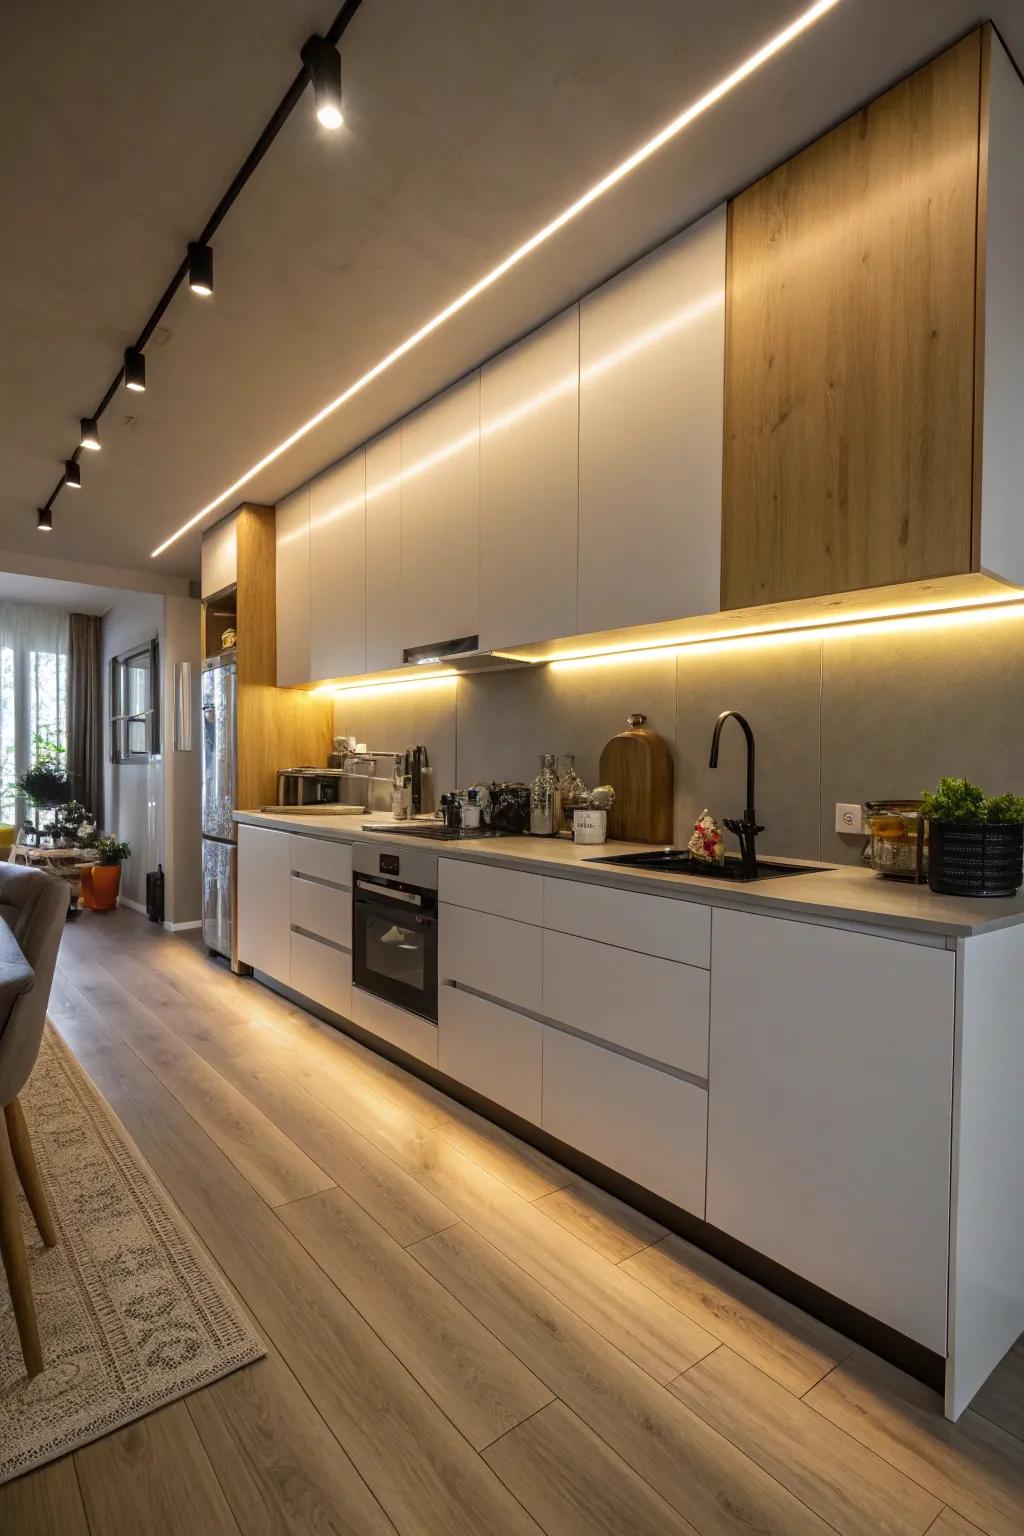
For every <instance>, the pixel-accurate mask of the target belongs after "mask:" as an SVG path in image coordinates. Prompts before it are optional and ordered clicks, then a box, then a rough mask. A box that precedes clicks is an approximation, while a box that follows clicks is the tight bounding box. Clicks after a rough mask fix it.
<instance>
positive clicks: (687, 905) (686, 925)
mask: <svg viewBox="0 0 1024 1536" xmlns="http://www.w3.org/2000/svg"><path fill="white" fill-rule="evenodd" d="M544 926H545V928H556V929H558V930H559V932H561V933H575V934H578V935H579V937H580V938H581V939H596V940H597V941H598V943H600V944H617V945H619V946H620V948H622V949H635V950H638V951H639V952H640V953H641V954H644V955H658V956H660V957H661V959H663V960H682V961H684V962H685V963H686V964H687V965H701V966H703V967H704V969H705V970H707V969H708V967H709V966H710V964H711V908H710V907H705V906H702V905H701V904H700V903H698V902H695V901H677V900H674V899H673V898H672V897H670V896H645V895H642V894H639V893H637V892H635V891H619V890H615V889H614V888H613V887H612V886H608V885H585V884H584V883H583V882H582V881H579V880H551V879H545V881H544Z"/></svg>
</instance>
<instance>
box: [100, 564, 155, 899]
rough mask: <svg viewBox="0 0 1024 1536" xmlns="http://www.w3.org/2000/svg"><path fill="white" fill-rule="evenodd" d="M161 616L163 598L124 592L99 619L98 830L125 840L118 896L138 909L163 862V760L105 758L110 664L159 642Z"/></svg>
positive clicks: (108, 717) (107, 752) (107, 753)
mask: <svg viewBox="0 0 1024 1536" xmlns="http://www.w3.org/2000/svg"><path fill="white" fill-rule="evenodd" d="M163 619H164V599H163V598H162V597H158V596H156V595H155V594H152V593H148V592H126V593H124V595H123V596H119V597H118V598H117V600H116V601H115V603H114V605H113V607H112V608H111V609H110V610H109V612H108V613H106V614H105V615H104V618H103V717H104V752H105V756H106V764H105V768H104V803H105V806H106V810H105V821H106V825H105V827H104V828H103V830H104V831H105V832H109V833H110V835H111V836H112V837H116V838H118V839H119V840H120V841H122V842H127V843H130V844H131V849H132V856H131V858H130V859H129V860H128V862H127V863H126V864H125V866H124V868H123V869H122V871H121V896H122V897H123V898H124V900H125V901H127V902H134V903H135V904H137V905H139V906H142V907H144V906H145V904H146V874H147V872H148V871H149V870H151V869H156V867H157V865H158V864H159V863H161V862H162V861H163V815H164V808H163V758H162V757H158V758H156V759H154V760H153V761H152V762H148V763H112V762H111V761H110V662H111V659H112V657H114V656H119V655H120V654H121V653H122V652H123V651H130V650H132V649H133V648H134V647H136V646H139V645H144V644H145V643H146V642H147V641H149V640H152V638H153V636H154V635H156V636H157V637H158V638H159V639H160V640H161V642H162V640H163V635H162V630H163ZM161 653H162V652H161Z"/></svg>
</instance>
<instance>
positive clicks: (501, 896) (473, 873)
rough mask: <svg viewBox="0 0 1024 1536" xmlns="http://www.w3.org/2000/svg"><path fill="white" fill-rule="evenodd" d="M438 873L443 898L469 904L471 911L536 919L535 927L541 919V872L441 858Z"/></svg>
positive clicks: (519, 920) (529, 920)
mask: <svg viewBox="0 0 1024 1536" xmlns="http://www.w3.org/2000/svg"><path fill="white" fill-rule="evenodd" d="M438 876H439V880H438V894H439V896H440V898H441V900H442V901H450V902H453V903H454V905H455V906H457V907H468V908H469V909H470V911H471V912H490V913H492V914H493V915H494V916H495V917H510V918H512V919H513V920H514V921H515V922H517V923H536V924H537V925H538V927H539V926H540V924H541V923H542V922H543V920H544V918H543V913H544V882H543V880H542V879H541V877H540V875H524V874H520V873H519V872H518V871H517V870H511V869H491V868H489V867H488V866H487V865H486V864H468V863H465V862H463V861H462V860H459V859H442V860H441V861H440V863H439V865H438Z"/></svg>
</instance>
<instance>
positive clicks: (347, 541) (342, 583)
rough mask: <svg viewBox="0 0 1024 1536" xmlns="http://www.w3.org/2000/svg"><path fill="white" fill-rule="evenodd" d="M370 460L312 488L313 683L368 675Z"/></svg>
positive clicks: (329, 473)
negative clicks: (368, 480) (367, 509)
mask: <svg viewBox="0 0 1024 1536" xmlns="http://www.w3.org/2000/svg"><path fill="white" fill-rule="evenodd" d="M365 566H366V456H365V454H364V453H363V450H362V449H359V450H358V452H356V453H353V454H351V455H350V456H349V458H347V459H342V461H341V463H340V464H332V465H331V468H330V469H327V470H325V471H324V473H323V474H322V475H319V476H318V477H317V478H316V479H315V480H314V481H312V483H311V484H310V487H309V606H310V667H311V676H312V678H313V679H314V680H322V679H324V678H331V677H353V676H356V675H357V674H359V673H362V672H365V671H366V585H365Z"/></svg>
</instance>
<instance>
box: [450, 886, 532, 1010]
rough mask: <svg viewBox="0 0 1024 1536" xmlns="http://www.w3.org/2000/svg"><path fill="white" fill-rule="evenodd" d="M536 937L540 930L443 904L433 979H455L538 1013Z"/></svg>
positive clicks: (483, 913) (524, 924) (484, 913)
mask: <svg viewBox="0 0 1024 1536" xmlns="http://www.w3.org/2000/svg"><path fill="white" fill-rule="evenodd" d="M542 938H543V934H542V931H541V929H540V928H532V927H530V926H528V924H526V923H513V922H510V921H509V919H508V918H506V917H492V916H491V915H490V914H489V913H486V912H470V911H468V910H467V909H466V908H465V907H452V906H449V905H448V904H447V903H445V904H443V905H442V907H441V916H440V941H439V945H438V952H439V962H438V979H439V980H440V981H442V982H445V981H460V982H462V983H463V984H464V985H465V986H467V987H474V988H475V989H476V990H477V991H478V992H487V993H488V994H489V995H490V996H491V997H499V998H501V1000H502V1001H503V1002H506V1003H515V1004H516V1005H517V1006H518V1007H520V1008H531V1009H534V1010H535V1011H537V1012H538V1013H539V1012H540V1006H541V940H542Z"/></svg>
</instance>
